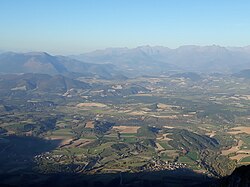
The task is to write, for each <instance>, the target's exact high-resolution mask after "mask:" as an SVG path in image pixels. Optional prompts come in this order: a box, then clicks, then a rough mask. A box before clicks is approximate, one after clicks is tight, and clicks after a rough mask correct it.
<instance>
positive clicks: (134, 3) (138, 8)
mask: <svg viewBox="0 0 250 187" xmlns="http://www.w3.org/2000/svg"><path fill="white" fill-rule="evenodd" d="M213 44H215V45H221V46H246V45H250V1H249V0H0V51H19V52H24V51H46V52H50V53H54V54H80V53H84V52H87V51H92V50H95V49H104V48H108V47H129V48H133V47H137V46H142V45H152V46H159V45H160V46H166V47H170V48H177V47H179V46H181V45H213Z"/></svg>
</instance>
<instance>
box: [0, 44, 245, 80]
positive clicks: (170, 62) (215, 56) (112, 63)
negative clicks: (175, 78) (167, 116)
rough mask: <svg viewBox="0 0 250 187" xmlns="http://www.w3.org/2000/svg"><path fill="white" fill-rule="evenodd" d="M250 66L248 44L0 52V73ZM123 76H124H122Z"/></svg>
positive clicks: (119, 74) (118, 74)
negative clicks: (57, 52)
mask: <svg viewBox="0 0 250 187" xmlns="http://www.w3.org/2000/svg"><path fill="white" fill-rule="evenodd" d="M245 69H250V46H247V47H221V46H216V45H212V46H193V45H189V46H181V47H179V48H177V49H170V48H167V47H161V46H156V47H151V46H141V47H137V48H133V49H129V48H108V49H104V50H96V51H93V52H89V53H84V54H81V55H71V56H53V55H50V54H48V53H44V52H33V53H13V52H7V53H0V73H46V74H51V75H55V74H62V75H72V74H74V76H78V77H79V76H90V77H97V78H108V79H109V78H119V79H125V78H126V77H125V76H141V75H148V76H155V75H166V74H167V75H169V74H176V73H184V72H195V73H227V74H235V73H238V72H239V71H242V70H245ZM124 75H125V76H124Z"/></svg>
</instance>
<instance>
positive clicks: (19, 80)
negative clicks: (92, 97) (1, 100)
mask: <svg viewBox="0 0 250 187" xmlns="http://www.w3.org/2000/svg"><path fill="white" fill-rule="evenodd" d="M71 88H81V89H86V88H90V85H89V84H87V83H84V82H81V81H78V80H73V79H70V78H67V77H64V76H62V75H54V76H51V75H48V74H33V73H27V74H19V75H17V74H8V75H0V90H1V91H3V90H12V91H28V90H36V91H42V92H65V91H67V90H69V89H71Z"/></svg>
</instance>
